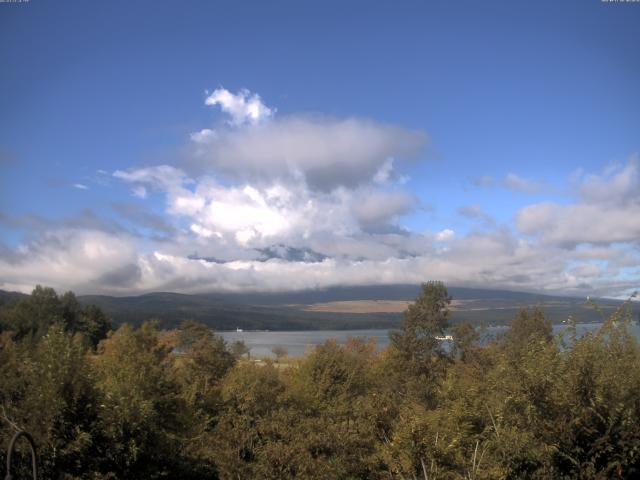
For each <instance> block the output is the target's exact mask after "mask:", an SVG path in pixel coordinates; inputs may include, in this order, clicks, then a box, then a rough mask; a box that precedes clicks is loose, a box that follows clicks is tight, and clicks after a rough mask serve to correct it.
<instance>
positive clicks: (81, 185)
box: [73, 183, 89, 190]
mask: <svg viewBox="0 0 640 480" xmlns="http://www.w3.org/2000/svg"><path fill="white" fill-rule="evenodd" d="M73 186H74V188H77V189H78V190H89V187H87V186H86V185H84V184H82V183H74V184H73Z"/></svg>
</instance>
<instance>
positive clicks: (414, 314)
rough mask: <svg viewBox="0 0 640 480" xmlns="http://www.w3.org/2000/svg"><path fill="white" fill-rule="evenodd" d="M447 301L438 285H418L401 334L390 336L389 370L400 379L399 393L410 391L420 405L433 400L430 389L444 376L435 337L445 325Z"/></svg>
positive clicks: (439, 347) (432, 283)
mask: <svg viewBox="0 0 640 480" xmlns="http://www.w3.org/2000/svg"><path fill="white" fill-rule="evenodd" d="M450 303H451V297H450V296H449V294H448V292H447V288H446V287H445V286H444V284H443V283H442V282H435V281H430V282H427V283H424V284H422V291H421V293H420V295H419V296H418V298H417V299H416V301H415V302H414V303H413V304H411V305H409V307H408V308H407V310H406V311H405V312H404V320H403V322H402V326H401V330H400V331H397V332H393V333H391V335H390V338H391V342H390V347H391V348H390V355H389V360H390V362H391V367H392V370H393V371H394V372H395V373H396V374H397V375H398V376H399V378H403V379H404V386H402V385H401V386H399V388H401V389H403V390H406V389H408V390H413V392H414V393H415V394H417V395H418V396H419V397H420V398H421V399H422V400H424V401H431V400H433V389H434V388H435V383H434V382H436V381H437V379H438V378H441V377H442V375H443V374H444V370H443V369H444V366H445V363H444V358H445V352H444V351H443V349H442V347H441V345H440V342H439V341H438V340H437V339H436V336H438V335H442V334H443V333H444V331H445V329H446V328H447V327H448V325H449V316H450V311H449V304H450Z"/></svg>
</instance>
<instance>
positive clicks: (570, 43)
mask: <svg viewBox="0 0 640 480" xmlns="http://www.w3.org/2000/svg"><path fill="white" fill-rule="evenodd" d="M639 25H640V4H637V3H635V4H634V3H629V4H622V3H620V4H618V3H602V2H600V0H580V1H562V2H558V1H500V2H497V1H484V2H477V1H455V2H451V1H379V2H372V1H366V2H364V1H335V2H330V1H326V2H300V1H286V2H285V1H274V2H258V1H256V2H244V1H233V2H218V1H214V2H209V1H206V2H205V1H189V2H158V1H127V2H122V1H109V2H81V1H61V2H45V1H42V0H31V1H30V2H29V3H24V4H0V45H1V47H0V65H1V70H2V74H0V147H1V148H2V151H5V152H8V153H9V155H8V156H9V157H10V158H9V160H8V161H2V162H0V172H1V175H0V187H1V193H0V210H1V211H4V212H10V213H11V214H13V215H20V214H26V213H37V214H40V215H44V216H47V217H52V218H61V217H63V216H66V215H71V214H74V213H76V212H78V211H80V210H81V209H84V208H90V209H93V210H94V211H96V212H97V213H98V214H101V215H106V216H111V215H114V213H113V211H112V209H111V206H110V205H111V202H114V201H123V200H127V201H136V200H135V199H132V198H131V196H130V193H129V191H128V190H127V189H126V188H124V187H123V186H121V185H117V184H115V182H114V183H113V184H111V185H108V186H105V185H101V184H100V183H97V182H95V181H94V180H93V179H94V177H95V175H96V172H97V171H98V170H99V169H102V170H105V171H108V172H113V171H114V170H116V169H123V168H128V167H131V166H133V165H143V164H159V163H171V162H173V161H175V160H176V159H178V158H179V155H180V147H181V145H183V144H184V143H185V141H186V139H187V136H188V133H189V132H191V131H194V130H198V129H200V128H204V127H207V126H210V125H211V124H212V123H213V122H214V119H215V113H214V112H213V111H212V110H211V109H208V108H205V107H204V106H203V99H204V90H205V89H213V88H216V87H218V86H224V87H225V88H228V89H230V90H232V91H236V90H237V89H239V88H242V87H246V88H249V89H250V90H251V91H254V92H257V93H259V94H260V95H261V96H262V98H263V100H264V102H265V103H266V104H267V105H269V106H272V107H276V108H277V109H278V112H279V113H281V114H286V113H291V112H320V113H326V114H330V115H336V116H340V117H343V116H361V117H369V118H373V119H375V120H377V121H381V122H388V123H394V124H398V125H402V126H405V127H409V128H415V129H421V130H424V131H425V132H427V134H428V135H429V137H430V144H429V146H428V149H427V152H426V153H425V155H424V157H425V159H424V160H425V161H419V162H416V163H414V164H412V165H407V166H404V167H403V168H404V169H405V173H407V174H408V175H409V176H410V177H411V180H410V182H409V183H408V187H409V188H410V189H411V190H412V191H413V192H415V193H416V195H418V196H419V197H420V198H421V199H422V201H423V202H424V204H425V205H429V206H431V207H433V210H432V211H430V212H425V211H419V212H415V213H414V214H412V215H409V216H408V217H407V218H406V219H404V222H405V223H406V224H407V225H409V226H410V227H412V228H415V229H440V228H447V227H451V226H455V227H456V228H457V229H458V230H461V231H464V230H465V229H468V228H471V227H470V222H469V221H467V220H464V219H461V218H460V217H459V216H458V215H457V214H456V210H457V209H458V208H459V207H460V206H461V205H465V204H479V205H481V206H482V208H483V209H484V211H486V212H487V213H488V214H490V215H492V216H494V217H495V218H496V219H497V220H498V221H499V222H510V221H511V219H512V216H513V214H514V212H515V211H516V209H517V208H518V207H519V206H523V205H525V204H528V203H531V202H532V201H535V200H540V199H547V200H549V199H551V200H558V201H562V200H563V198H566V197H567V192H565V191H563V188H565V186H566V179H567V177H568V176H569V175H570V174H571V172H573V171H574V170H576V169H577V168H583V169H585V170H587V171H592V172H598V171H600V170H601V169H602V167H603V166H604V165H605V164H606V163H608V162H610V161H615V160H617V161H625V160H626V159H627V157H628V156H629V155H630V154H632V153H634V152H637V151H638V150H639V149H640V88H638V86H639V85H640V55H639V54H638V47H639V46H640V28H638V26H639ZM5 156H6V155H5ZM510 172H512V173H515V174H518V175H521V176H522V177H526V178H530V179H533V180H536V181H540V182H546V184H547V185H548V186H553V187H555V188H547V189H545V190H544V191H542V192H540V193H538V194H537V195H534V196H530V195H525V194H522V193H515V192H512V191H509V190H507V189H504V188H499V187H495V188H492V189H491V188H489V189H487V188H480V187H476V186H474V185H473V180H474V179H475V178H477V177H479V176H482V175H489V176H491V177H493V178H494V179H495V180H496V183H497V184H499V183H500V182H501V180H502V178H503V177H504V176H505V175H506V174H507V173H510ZM74 183H81V184H86V185H87V186H88V187H89V190H80V189H77V188H73V187H72V185H73V184H74ZM161 202H162V199H156V200H152V201H151V203H152V205H154V206H155V207H156V208H160V207H161ZM2 228H3V230H2V231H0V234H1V235H2V238H3V239H4V240H5V241H10V240H11V239H15V235H16V234H15V232H13V231H10V230H8V229H7V228H6V227H2Z"/></svg>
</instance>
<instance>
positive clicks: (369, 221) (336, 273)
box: [0, 89, 640, 295]
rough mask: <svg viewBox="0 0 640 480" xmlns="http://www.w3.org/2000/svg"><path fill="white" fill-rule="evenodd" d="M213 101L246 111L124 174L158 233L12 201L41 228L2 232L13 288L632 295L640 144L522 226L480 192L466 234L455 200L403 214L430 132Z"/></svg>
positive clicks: (468, 213) (0, 250) (4, 284)
mask: <svg viewBox="0 0 640 480" xmlns="http://www.w3.org/2000/svg"><path fill="white" fill-rule="evenodd" d="M207 104H208V105H215V106H220V108H221V109H222V110H223V112H225V113H227V114H229V115H230V118H231V121H230V123H231V125H221V126H218V127H216V128H215V129H207V128H205V129H202V130H200V131H198V132H194V133H193V134H192V135H191V140H190V147H191V149H190V150H189V152H188V155H190V159H189V161H188V162H185V163H183V164H181V165H180V168H178V167H177V166H171V165H156V166H146V167H141V168H129V169H124V170H117V171H116V172H114V173H113V174H112V175H113V178H117V179H119V180H121V181H123V182H125V183H126V184H128V185H129V186H130V188H131V190H132V193H133V194H134V195H136V196H138V197H140V198H141V199H144V198H147V197H148V196H149V194H150V193H156V195H155V196H154V197H156V198H157V197H159V196H162V197H163V198H164V200H165V204H164V215H163V216H158V215H157V214H156V213H155V212H154V213H151V212H149V211H146V210H144V208H142V209H140V208H137V207H139V206H140V205H143V204H147V203H148V204H150V203H151V202H136V203H135V205H136V207H132V206H131V205H129V206H126V205H124V206H123V205H120V206H119V207H118V208H119V209H117V211H119V212H120V215H123V216H124V217H125V218H126V219H127V222H129V223H133V224H136V223H137V225H138V226H140V228H139V230H140V231H142V232H143V233H142V234H141V233H138V231H137V230H138V229H135V231H134V232H133V233H128V232H127V231H125V230H124V229H123V228H122V227H120V226H119V225H117V224H116V225H114V224H113V222H103V221H100V219H98V218H96V217H95V216H94V215H92V214H90V213H87V214H85V215H82V216H80V217H79V218H73V219H68V220H63V221H54V220H45V219H41V218H35V219H31V218H18V219H16V218H14V217H11V216H9V215H3V214H1V213H0V221H2V222H4V223H12V224H16V225H17V224H19V225H21V226H20V227H19V228H21V229H23V230H29V231H30V234H31V235H30V236H29V237H28V238H30V239H31V240H30V241H29V242H28V243H25V244H24V245H22V246H20V247H17V248H9V247H3V246H2V245H0V279H2V280H0V288H19V289H22V290H28V289H30V288H31V287H32V286H33V285H35V284H36V283H42V284H47V285H52V286H54V287H56V288H59V289H65V288H71V289H74V290H77V291H79V292H84V293H87V292H101V293H127V294H133V293H142V292H149V291H158V290H162V291H178V292H206V291H214V290H235V291H255V290H263V291H264V290H283V289H285V290H290V289H303V288H317V287H329V286H336V285H362V284H387V283H407V282H410V283H418V282H421V281H424V280H428V279H441V280H444V281H446V282H448V283H450V284H452V285H462V286H464V285H466V286H476V287H496V288H501V287H502V288H510V289H516V290H518V289H519V290H546V291H548V292H553V293H583V292H587V293H589V294H594V295H596V294H603V293H604V294H608V295H620V294H622V293H623V292H625V291H626V290H628V289H629V288H631V286H633V285H632V283H633V281H634V279H633V278H631V279H629V278H628V277H629V276H630V274H629V273H628V272H629V271H630V269H634V268H636V269H637V268H638V265H639V264H640V259H639V257H640V255H639V252H638V239H640V211H639V205H640V194H639V192H638V168H639V167H638V161H637V159H632V160H631V161H630V162H629V163H628V164H626V165H614V166H611V167H609V168H608V169H606V170H605V171H604V172H602V173H601V174H600V175H586V174H584V173H582V172H581V173H579V174H577V175H576V176H575V182H576V185H575V190H574V191H575V192H576V198H575V199H573V200H572V201H570V202H567V203H564V204H559V203H553V202H545V203H537V204H532V205H527V206H525V207H524V208H522V209H520V210H519V211H518V212H517V214H516V218H515V220H516V222H515V223H516V226H517V228H516V229H514V228H512V227H509V226H505V225H502V226H500V225H497V224H496V221H495V220H494V219H493V218H492V217H490V216H489V215H488V214H487V213H485V212H484V211H483V209H482V208H481V207H480V205H478V204H471V205H466V206H463V207H461V208H459V209H458V210H457V213H458V214H459V215H461V216H463V217H466V218H471V219H478V220H482V221H483V224H482V227H483V229H484V230H483V231H481V232H478V231H471V232H470V233H464V230H460V229H458V227H457V226H456V225H458V223H456V222H460V220H461V219H460V218H459V217H457V218H456V217H455V215H454V218H452V219H450V220H451V221H452V223H451V224H450V225H451V228H445V229H443V230H441V231H425V232H414V231H411V230H410V229H409V228H408V227H406V226H403V224H402V222H403V217H404V216H405V215H406V214H408V213H410V212H412V211H415V210H416V209H418V208H419V206H420V203H419V200H418V199H417V197H416V196H415V195H414V194H412V193H411V192H409V191H407V190H405V189H406V186H405V185H403V176H402V174H401V169H402V167H403V164H402V161H404V160H407V159H411V158H414V157H415V156H416V155H418V153H419V152H420V151H421V149H422V147H423V145H424V143H425V140H426V137H425V135H424V134H423V133H421V132H417V131H412V130H407V129H404V128H400V127H397V126H392V125H385V124H381V123H377V122H374V121H371V120H366V119H358V118H347V119H336V118H326V117H313V116H303V115H290V116H285V117H282V118H279V117H276V116H274V112H275V110H273V109H271V108H269V107H266V106H265V105H264V104H263V103H262V101H261V100H260V97H259V96H257V95H254V94H250V93H249V92H248V91H242V92H240V93H238V94H232V93H230V92H228V91H226V90H223V89H219V90H217V91H215V92H213V93H212V94H211V95H210V96H209V97H208V98H207ZM394 159H396V160H394ZM476 183H477V184H479V185H485V186H496V185H497V184H498V183H499V182H498V181H497V180H494V179H493V178H491V177H485V178H483V179H478V181H477V182H476ZM503 185H505V186H508V187H509V188H513V189H516V190H520V191H527V192H533V191H536V190H537V189H538V188H539V187H540V186H541V184H540V183H536V182H532V181H531V180H527V179H524V178H522V177H519V176H517V175H515V174H509V175H507V176H506V177H505V178H504V182H503ZM404 218H406V217H404ZM466 223H467V224H468V222H466ZM33 224H37V228H35V227H33V226H32V225H33ZM29 225H31V226H29ZM454 227H455V228H456V231H454ZM148 232H150V233H148ZM145 235H146V236H145ZM87 265H90V266H91V268H87ZM625 272H626V273H625ZM625 275H626V277H625ZM636 280H637V279H636ZM636 283H637V282H636Z"/></svg>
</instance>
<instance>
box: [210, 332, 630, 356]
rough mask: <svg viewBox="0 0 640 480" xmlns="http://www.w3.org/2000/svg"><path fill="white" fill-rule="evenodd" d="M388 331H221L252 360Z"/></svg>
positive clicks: (382, 342) (384, 341)
mask: <svg viewBox="0 0 640 480" xmlns="http://www.w3.org/2000/svg"><path fill="white" fill-rule="evenodd" d="M565 328H566V326H565V325H554V327H553V331H554V333H560V332H561V331H562V330H564V329H565ZM598 328H600V324H598V323H579V324H577V325H576V329H577V332H578V335H579V336H581V335H584V334H585V333H587V332H590V331H594V330H597V329H598ZM632 330H633V332H634V333H635V335H636V338H638V339H640V326H639V325H638V324H635V323H634V324H633V326H632ZM390 331H391V330H317V331H304V332H220V335H222V336H223V337H224V339H225V340H226V341H227V342H229V343H230V342H234V341H236V340H242V341H243V342H244V343H245V344H246V345H247V347H249V349H250V350H251V356H252V357H258V358H263V357H273V356H274V355H273V353H272V352H271V349H272V348H273V347H276V346H281V347H285V348H286V349H287V350H288V352H289V355H291V356H296V357H297V356H301V355H304V353H305V352H306V351H307V350H309V349H311V348H313V346H314V345H319V344H321V343H323V342H325V341H326V340H329V339H330V338H335V339H336V341H337V342H338V343H340V344H344V343H345V342H346V341H347V339H348V338H350V337H367V338H375V340H376V345H377V346H378V348H379V349H382V348H384V347H386V346H387V345H388V344H389V332H390ZM504 331H506V327H487V328H485V329H484V331H483V332H481V338H483V339H490V338H493V337H495V336H496V335H499V334H500V333H503V332H504Z"/></svg>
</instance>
